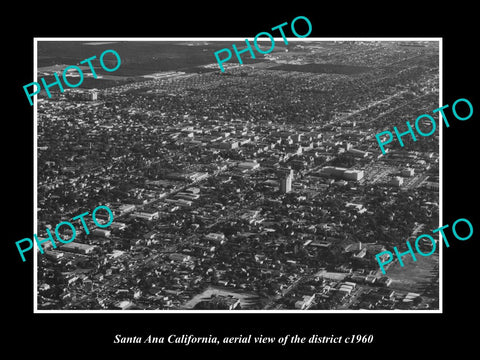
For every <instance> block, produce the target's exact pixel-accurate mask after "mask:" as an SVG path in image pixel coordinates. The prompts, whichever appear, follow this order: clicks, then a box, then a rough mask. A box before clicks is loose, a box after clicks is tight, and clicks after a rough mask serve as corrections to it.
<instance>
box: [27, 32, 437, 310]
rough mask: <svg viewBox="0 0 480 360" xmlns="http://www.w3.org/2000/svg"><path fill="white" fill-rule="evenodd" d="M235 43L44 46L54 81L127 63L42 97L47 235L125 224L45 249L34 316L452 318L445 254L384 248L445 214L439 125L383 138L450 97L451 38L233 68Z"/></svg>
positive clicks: (276, 58)
mask: <svg viewBox="0 0 480 360" xmlns="http://www.w3.org/2000/svg"><path fill="white" fill-rule="evenodd" d="M231 43H232V41H229V42H221V41H209V40H199V41H182V40H181V39H179V40H175V41H125V40H122V41H108V42H106V41H105V42H103V41H98V42H92V41H80V40H78V41H38V43H37V46H38V59H37V61H38V68H37V74H38V76H41V77H43V78H45V79H50V81H53V80H52V79H53V75H54V74H55V73H61V72H62V71H63V69H64V68H65V67H66V66H68V65H70V64H79V62H80V61H81V60H83V59H85V58H87V57H89V56H90V55H91V54H98V53H101V52H102V51H104V50H106V49H115V51H116V52H118V54H119V55H120V56H121V60H122V63H121V66H120V67H119V68H118V69H117V70H116V71H115V73H108V72H105V71H103V69H102V68H101V67H100V66H98V67H95V70H96V73H97V74H98V78H93V77H85V79H84V81H83V83H82V86H80V87H78V88H74V89H73V88H69V89H65V91H64V92H63V93H62V92H60V91H59V90H58V89H54V88H51V89H50V92H51V93H52V96H51V98H49V97H47V96H46V94H45V91H43V90H42V92H40V93H39V95H38V98H37V154H36V159H37V173H38V175H37V178H38V182H37V204H36V205H37V219H38V221H37V229H36V233H37V234H38V237H39V238H46V237H47V234H46V229H51V228H55V225H56V224H58V223H60V222H61V221H65V220H69V221H70V219H71V218H72V217H74V216H76V215H78V214H80V213H83V212H85V211H86V210H91V209H95V208H97V207H99V206H108V208H109V209H111V210H112V212H113V213H114V215H115V216H114V219H113V222H112V223H111V224H110V225H109V226H108V227H107V228H104V229H102V228H97V229H95V230H92V231H90V233H89V234H86V233H85V231H83V227H82V225H81V223H80V221H74V222H72V223H74V225H75V226H76V237H75V240H74V241H73V242H70V243H68V244H60V245H61V246H58V247H57V248H52V247H51V243H49V242H45V243H44V244H43V249H45V253H44V254H40V253H37V272H36V277H37V279H36V280H37V281H36V284H37V289H36V291H37V308H38V309H39V310H139V311H140V310H157V311H160V310H212V311H215V310H265V311H274V310H298V311H301V310H331V311H335V310H387V311H388V310H392V311H393V310H398V309H399V310H411V311H416V310H438V309H439V301H440V295H439V280H440V271H439V256H438V251H437V252H436V253H435V254H433V255H431V256H428V257H418V258H417V261H415V262H414V261H412V260H411V258H407V257H405V258H403V261H404V263H405V266H401V265H400V264H399V263H398V261H397V260H395V261H392V262H391V263H389V264H388V265H387V266H385V269H386V274H383V273H382V272H381V271H380V269H379V266H378V263H377V261H376V259H375V255H376V254H378V253H380V252H382V251H385V250H388V251H392V249H393V247H395V246H397V247H398V248H399V249H400V248H402V249H404V248H405V241H406V240H408V239H415V237H416V236H417V235H419V234H421V233H422V232H425V231H430V230H431V229H436V228H438V227H439V226H440V224H439V182H440V179H439V177H440V173H439V152H440V151H439V150H440V141H439V132H438V131H437V132H435V133H434V134H433V135H432V136H429V137H425V138H422V140H421V141H417V142H414V141H412V139H411V138H408V137H404V138H403V143H404V146H403V147H402V146H400V144H399V143H398V142H395V143H392V144H390V145H389V146H388V150H387V151H386V153H385V154H383V153H382V151H381V150H380V148H379V146H378V143H377V140H376V139H375V134H377V133H379V132H381V131H385V130H388V129H391V128H392V127H393V126H394V125H395V126H398V127H399V128H400V127H401V124H405V121H408V120H412V119H413V120H414V119H415V118H416V117H417V116H419V115H421V114H425V113H431V111H432V109H436V108H437V107H438V106H439V91H440V89H439V76H440V69H439V42H438V40H432V41H397V40H395V41H394V40H392V41H384V40H382V41H373V40H368V41H366V40H365V41H363V40H362V41H360V40H357V41H343V40H336V41H333V40H330V41H326V40H314V39H303V40H302V41H300V40H299V39H297V41H294V39H292V41H291V42H290V43H289V45H288V46H283V45H282V44H281V43H279V44H278V45H277V46H276V47H275V50H274V51H272V52H271V53H269V54H265V55H261V56H257V58H256V59H250V58H244V59H243V62H244V64H243V65H241V64H239V63H238V62H235V61H234V60H233V59H232V61H230V62H228V63H225V64H223V66H224V68H225V72H221V71H220V70H219V68H218V64H217V63H216V60H215V58H214V56H213V53H214V51H216V50H218V49H221V48H224V47H226V46H230V45H231ZM235 43H237V45H238V47H239V48H242V47H244V46H245V45H244V44H245V43H244V42H243V45H242V41H241V40H239V41H237V42H235ZM106 61H107V60H106ZM79 67H80V68H82V69H88V66H83V65H79ZM85 75H87V72H85ZM72 76H73V75H72ZM438 116H439V115H438V114H435V116H434V117H435V119H436V120H437V124H440V123H441V122H440V121H438V119H439V117H438ZM428 125H429V123H428V122H427V121H426V122H425V124H422V126H425V128H426V127H427V126H428ZM402 130H403V131H405V130H406V128H405V129H402ZM425 132H426V131H425ZM102 214H103V213H102ZM102 214H100V212H98V214H97V215H96V216H97V218H98V219H101V218H102ZM107 217H108V216H106V215H105V216H104V219H105V221H106V219H107ZM85 221H86V223H87V225H88V226H89V228H90V229H93V228H95V227H96V226H95V224H93V221H92V218H91V217H90V216H89V217H86V218H85ZM63 235H64V238H66V239H68V238H70V236H71V232H69V230H68V229H65V231H64V233H63ZM49 245H50V247H49ZM429 245H430V246H431V245H432V244H431V243H430V244H423V245H422V246H425V247H428V246H429ZM437 248H438V246H437Z"/></svg>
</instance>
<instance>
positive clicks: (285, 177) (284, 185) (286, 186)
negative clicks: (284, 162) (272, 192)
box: [280, 170, 293, 194]
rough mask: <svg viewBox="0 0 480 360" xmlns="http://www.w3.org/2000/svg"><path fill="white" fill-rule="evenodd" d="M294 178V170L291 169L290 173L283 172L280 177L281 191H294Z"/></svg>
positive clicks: (284, 192)
mask: <svg viewBox="0 0 480 360" xmlns="http://www.w3.org/2000/svg"><path fill="white" fill-rule="evenodd" d="M292 180H293V170H290V171H289V172H288V173H286V174H285V173H284V174H282V178H281V179H280V191H281V192H282V193H283V194H286V193H289V192H290V191H292Z"/></svg>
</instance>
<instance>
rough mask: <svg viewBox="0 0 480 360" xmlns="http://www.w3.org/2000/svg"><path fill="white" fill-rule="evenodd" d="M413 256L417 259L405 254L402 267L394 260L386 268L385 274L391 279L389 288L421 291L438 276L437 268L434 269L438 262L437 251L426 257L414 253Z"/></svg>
mask: <svg viewBox="0 0 480 360" xmlns="http://www.w3.org/2000/svg"><path fill="white" fill-rule="evenodd" d="M415 257H416V258H417V261H413V260H412V257H411V256H410V255H406V256H404V257H403V258H402V260H403V262H404V266H403V267H401V266H400V264H399V263H398V261H396V262H395V263H394V264H392V265H391V266H390V267H389V268H388V270H387V276H388V277H390V278H391V279H392V280H393V282H392V284H391V286H390V287H391V288H393V289H397V290H404V291H412V292H418V293H421V292H422V291H424V289H425V288H426V287H427V286H428V285H429V284H430V282H431V281H432V280H433V279H437V278H438V270H435V268H436V267H437V269H438V263H439V256H438V254H437V253H435V254H432V255H430V256H427V257H423V256H420V255H418V254H416V256H415Z"/></svg>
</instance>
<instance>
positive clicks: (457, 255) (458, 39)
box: [2, 3, 480, 357]
mask: <svg viewBox="0 0 480 360" xmlns="http://www.w3.org/2000/svg"><path fill="white" fill-rule="evenodd" d="M117 5H118V6H117ZM112 6H113V7H111V8H110V9H106V10H103V9H102V10H101V9H99V8H98V6H97V5H96V4H86V3H85V4H82V5H81V6H80V5H78V4H71V5H65V4H63V5H61V6H56V5H54V4H45V5H44V7H43V8H42V9H40V10H39V9H37V8H40V7H41V6H40V5H35V8H34V9H32V11H29V12H28V13H26V12H19V13H20V14H22V15H21V16H22V17H21V20H19V24H18V27H20V28H21V31H18V32H15V31H13V30H14V28H9V27H8V26H11V25H7V24H3V25H2V27H4V34H5V35H6V36H7V40H6V41H5V42H6V44H5V46H6V50H7V53H8V54H9V56H8V57H7V56H4V57H3V59H2V61H4V62H5V65H4V69H8V71H5V75H4V76H6V77H7V84H4V89H5V90H6V91H5V93H4V99H5V100H6V101H5V103H4V106H5V108H6V109H8V110H7V111H5V112H4V114H5V115H6V116H5V117H4V121H5V126H6V131H5V133H4V134H5V135H7V136H5V137H6V138H7V139H5V140H4V142H3V143H2V146H3V153H4V154H5V156H4V161H5V162H4V164H3V165H4V167H3V169H4V176H3V177H4V179H3V180H4V184H5V185H4V192H5V193H6V194H7V199H8V200H7V202H6V205H7V207H6V209H7V215H6V219H5V220H6V221H5V225H4V229H6V234H5V239H4V243H5V248H4V250H5V257H6V260H7V264H8V268H7V271H6V272H5V275H6V276H5V279H6V280H7V283H6V287H5V288H4V290H6V291H5V293H4V299H5V300H7V301H8V304H9V308H8V309H4V311H5V312H6V314H7V316H8V317H9V318H10V317H11V319H9V321H6V324H5V326H6V327H7V328H8V339H7V344H8V346H9V347H10V346H12V348H14V349H17V350H19V349H22V347H21V345H23V344H28V345H30V346H31V348H32V349H35V350H36V351H38V352H44V351H45V352H47V353H48V352H50V354H51V353H52V351H53V352H55V353H57V354H58V355H60V354H62V353H63V355H64V356H65V355H67V356H68V354H69V353H70V352H72V351H73V352H79V353H85V354H90V355H94V354H95V353H97V352H100V353H102V354H103V353H111V352H113V353H129V352H130V351H132V353H137V352H138V351H141V353H142V354H143V353H144V352H145V351H148V352H149V353H152V354H154V355H157V356H161V355H162V353H163V352H164V351H168V350H173V351H174V352H175V353H178V354H180V353H183V352H186V351H187V352H192V354H193V353H194V352H195V353H196V352H198V351H199V350H202V351H204V352H208V353H210V354H213V353H216V352H226V353H229V352H232V353H238V352H239V351H245V350H253V351H254V352H257V351H261V350H267V351H268V352H270V351H276V350H280V351H282V352H284V351H289V350H292V353H295V354H299V353H304V352H311V354H312V355H314V356H324V355H325V354H326V353H332V354H338V355H343V354H344V351H345V350H347V351H351V352H352V353H357V352H362V353H363V352H365V353H369V354H371V355H377V356H378V355H380V354H381V355H380V356H388V355H390V354H393V353H395V352H399V353H403V354H404V355H405V356H410V355H413V354H417V353H418V352H424V353H425V354H429V355H431V354H432V352H436V351H437V350H442V349H444V348H445V349H446V348H450V347H453V346H455V347H457V346H461V349H462V350H463V351H468V349H469V348H472V347H473V345H474V341H473V340H474V334H473V332H471V331H470V330H469V329H467V328H466V327H465V326H466V324H468V322H469V321H468V320H469V319H470V318H472V317H473V313H474V312H475V300H476V299H475V292H476V286H477V282H476V280H477V279H476V276H475V275H476V272H475V271H474V269H473V266H474V265H475V263H476V262H475V257H476V256H477V250H478V245H477V242H478V241H477V238H478V234H479V232H480V230H477V229H478V215H477V213H476V212H474V206H471V205H475V197H477V198H478V190H477V186H476V184H477V182H478V181H477V175H476V172H477V171H476V170H477V169H476V168H477V161H476V153H477V152H478V148H477V144H476V141H475V135H476V131H475V130H476V127H477V125H476V124H477V122H478V121H477V117H478V112H479V111H480V108H478V106H479V101H478V94H477V93H478V91H477V92H475V91H474V90H476V86H475V85H476V82H475V81H476V79H479V76H478V72H479V70H478V66H477V64H478V60H477V56H476V45H477V43H476V41H475V40H476V38H475V37H474V34H475V32H474V30H475V25H476V22H475V19H474V15H473V13H474V12H475V9H474V8H473V7H472V6H469V5H462V4H461V3H456V4H454V5H451V7H449V9H444V8H434V7H431V8H427V9H420V8H419V7H418V5H409V4H406V3H402V4H400V3H389V4H386V3H384V4H383V5H381V6H380V7H374V6H368V7H367V6H365V5H364V4H357V5H355V6H354V7H350V6H349V5H348V4H344V3H342V4H338V5H333V6H335V8H333V7H332V6H328V7H327V6H325V5H324V4H321V3H317V4H315V8H312V7H311V6H297V7H295V8H294V7H293V4H288V6H287V5H285V6H281V5H280V6H279V8H280V9H276V8H274V7H273V6H272V8H268V6H267V8H268V9H267V11H265V10H264V9H262V10H260V9H258V6H253V7H252V6H247V5H246V4H243V3H238V4H229V5H226V4H212V5H210V6H207V5H206V4H202V5H201V6H199V7H200V8H201V9H198V10H197V9H193V8H190V7H189V6H190V5H187V4H183V9H182V7H180V8H179V9H175V10H173V9H170V8H163V7H162V5H161V3H158V4H150V5H149V4H148V3H146V4H140V3H135V4H125V5H121V4H120V3H116V7H115V6H114V5H113V4H112ZM277 6H278V5H277ZM272 9H275V11H272ZM299 15H303V16H306V17H308V18H309V19H310V21H311V23H312V25H313V32H312V34H311V35H310V37H323V36H325V37H334V36H335V37H341V36H343V37H370V36H371V37H405V36H412V37H442V38H443V61H444V63H443V103H444V104H452V103H453V102H454V101H455V100H456V99H458V98H467V99H469V100H470V101H471V102H472V104H473V106H474V115H473V117H472V118H471V119H470V120H468V121H465V122H460V121H455V120H454V121H452V122H451V127H450V128H448V129H446V128H444V132H443V134H444V135H443V144H444V148H443V156H444V167H443V175H444V177H443V181H444V182H443V196H444V206H443V214H444V215H443V217H444V221H443V223H444V224H452V223H453V222H454V221H455V220H456V219H458V218H462V217H463V218H467V219H469V220H470V221H471V222H472V223H473V224H474V229H475V232H474V235H473V237H472V238H471V239H470V240H468V241H465V242H460V241H456V240H454V241H452V242H451V247H450V248H449V249H444V257H443V262H444V263H443V279H444V284H443V300H444V313H443V314H309V315H305V314H301V315H296V314H242V315H238V314H232V315H230V314H138V315H137V314H33V296H32V288H33V270H32V268H33V261H32V260H33V259H32V258H31V257H30V258H29V259H28V258H27V262H26V263H22V262H21V259H20V258H19V257H18V252H17V250H16V247H15V245H14V241H17V240H19V239H22V238H24V237H30V236H31V235H32V234H33V183H32V179H33V159H32V154H33V107H30V106H29V104H28V102H27V101H26V99H25V94H24V92H23V88H22V86H23V85H24V84H27V83H29V82H31V81H32V78H33V38H34V37H47V36H52V37H57V36H61V37H72V36H78V37H80V36H82V37H83V36H92V37H93V36H95V37H100V36H102V37H107V36H111V37H123V36H134V37H182V36H184V37H187V36H188V37H207V36H211V37H227V36H245V37H249V36H254V35H256V34H257V33H258V32H260V31H266V30H267V29H269V28H271V27H273V26H276V25H278V24H281V23H283V22H285V21H288V22H290V21H291V20H292V19H293V18H295V17H296V16H299ZM477 109H478V110H477ZM405 120H409V119H405ZM12 307H13V309H10V308H12ZM173 333H176V334H179V333H186V334H195V335H208V334H214V335H217V336H219V337H221V336H227V335H230V336H235V335H240V334H243V335H246V334H250V333H251V334H254V335H255V334H257V335H259V334H263V335H265V336H268V335H270V336H282V335H285V334H299V335H303V336H307V337H308V336H309V335H311V334H319V335H325V336H329V335H332V334H335V335H337V336H340V335H343V336H347V335H350V334H362V335H365V334H366V335H368V334H373V335H374V336H375V341H374V343H373V344H369V345H349V346H346V345H289V346H285V347H281V346H278V345H275V346H268V345H263V346H258V345H253V344H252V345H248V346H247V345H241V346H240V345H237V346H234V345H229V346H214V345H211V346H206V345H201V346H194V345H190V346H184V345H141V346H139V345H114V344H112V342H113V339H114V335H115V334H123V335H125V336H145V335H148V334H152V335H154V336H168V335H169V334H173ZM30 346H29V347H30ZM380 348H381V349H384V350H387V352H386V353H383V352H382V353H378V352H377V351H378V350H379V349H380ZM63 350H69V352H63ZM94 352H95V353H94ZM54 357H56V356H54Z"/></svg>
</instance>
